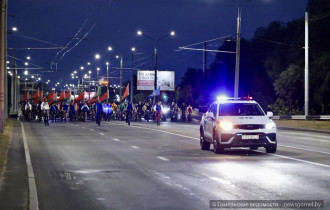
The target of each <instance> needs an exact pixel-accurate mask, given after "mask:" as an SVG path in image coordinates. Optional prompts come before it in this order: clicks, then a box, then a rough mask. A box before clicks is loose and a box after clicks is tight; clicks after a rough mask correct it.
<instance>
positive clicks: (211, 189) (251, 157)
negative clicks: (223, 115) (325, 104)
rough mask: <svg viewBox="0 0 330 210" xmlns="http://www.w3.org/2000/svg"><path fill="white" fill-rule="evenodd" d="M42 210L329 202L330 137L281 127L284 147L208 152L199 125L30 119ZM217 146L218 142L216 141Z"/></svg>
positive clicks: (29, 134) (329, 205)
mask: <svg viewBox="0 0 330 210" xmlns="http://www.w3.org/2000/svg"><path fill="white" fill-rule="evenodd" d="M24 127H25V132H26V136H27V141H28V144H29V148H30V154H31V158H32V165H33V169H34V173H35V176H36V183H37V192H38V199H39V207H40V209H42V210H43V209H47V210H49V209H56V210H58V209H62V210H64V209H70V210H71V209H80V210H83V209H209V205H210V204H209V201H210V200H324V201H325V208H328V209H329V208H330V135H329V134H322V133H312V132H300V131H288V130H279V131H278V144H279V145H278V151H277V153H276V154H267V153H265V149H263V148H260V149H259V150H258V151H250V150H247V149H234V150H228V151H225V153H224V154H220V155H217V154H214V153H213V152H212V151H202V150H200V146H199V129H198V128H199V126H198V125H193V124H183V123H171V122H165V123H162V124H161V126H156V124H154V123H151V122H149V123H146V122H141V123H137V122H132V125H131V126H130V127H129V126H127V125H126V124H125V123H124V122H119V121H111V122H102V124H101V126H100V127H99V126H97V125H96V124H95V122H85V123H83V122H79V123H51V124H50V126H49V127H45V126H44V125H43V124H42V123H40V124H39V123H28V122H24ZM211 148H212V146H211Z"/></svg>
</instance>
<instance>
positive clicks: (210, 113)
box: [206, 112, 214, 118]
mask: <svg viewBox="0 0 330 210" xmlns="http://www.w3.org/2000/svg"><path fill="white" fill-rule="evenodd" d="M206 116H207V117H209V118H214V114H213V112H208V113H207V115H206Z"/></svg>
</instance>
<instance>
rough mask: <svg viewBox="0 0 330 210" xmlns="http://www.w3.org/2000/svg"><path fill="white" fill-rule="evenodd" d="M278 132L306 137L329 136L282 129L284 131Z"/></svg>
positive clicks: (327, 137)
mask: <svg viewBox="0 0 330 210" xmlns="http://www.w3.org/2000/svg"><path fill="white" fill-rule="evenodd" d="M280 133H286V134H289V135H290V134H292V135H297V136H308V137H312V138H325V139H329V136H326V135H327V134H324V135H316V134H308V133H298V132H292V131H284V132H283V131H282V132H280ZM328 142H329V141H328Z"/></svg>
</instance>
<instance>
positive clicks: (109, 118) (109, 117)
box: [107, 102, 112, 121]
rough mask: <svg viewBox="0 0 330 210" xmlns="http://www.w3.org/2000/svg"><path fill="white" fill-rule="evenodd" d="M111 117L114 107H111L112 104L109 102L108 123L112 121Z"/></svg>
mask: <svg viewBox="0 0 330 210" xmlns="http://www.w3.org/2000/svg"><path fill="white" fill-rule="evenodd" d="M111 115H112V106H111V103H110V102H109V103H108V104H107V120H108V121H110V120H111Z"/></svg>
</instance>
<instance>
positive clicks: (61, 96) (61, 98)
mask: <svg viewBox="0 0 330 210" xmlns="http://www.w3.org/2000/svg"><path fill="white" fill-rule="evenodd" d="M64 96H65V90H63V91H62V93H61V95H60V97H59V98H58V101H62V100H63V99H64Z"/></svg>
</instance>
